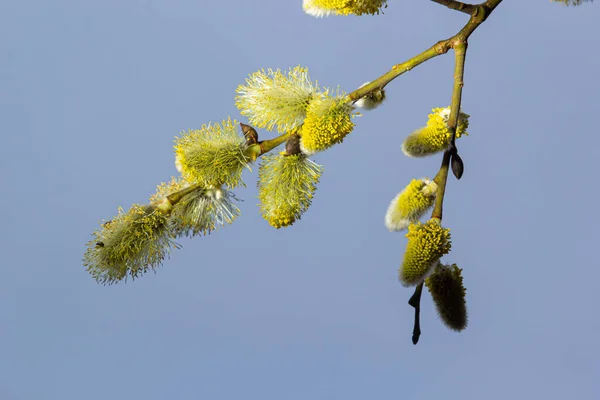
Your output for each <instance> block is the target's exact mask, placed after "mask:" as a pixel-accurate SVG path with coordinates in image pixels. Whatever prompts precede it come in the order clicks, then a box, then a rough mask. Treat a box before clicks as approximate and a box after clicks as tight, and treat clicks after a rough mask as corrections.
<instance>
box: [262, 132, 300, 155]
mask: <svg viewBox="0 0 600 400" xmlns="http://www.w3.org/2000/svg"><path fill="white" fill-rule="evenodd" d="M292 133H293V132H286V133H283V134H281V135H279V136H277V137H275V138H273V139H268V140H263V141H262V142H260V143H259V145H260V154H261V155H263V154H265V153H268V152H269V151H271V150H273V149H274V148H275V147H277V146H279V145H280V144H282V143H283V142H285V141H286V140H288V138H289V137H290V136H291V134H292Z"/></svg>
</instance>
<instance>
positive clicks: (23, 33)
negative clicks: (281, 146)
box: [0, 0, 600, 400]
mask: <svg viewBox="0 0 600 400" xmlns="http://www.w3.org/2000/svg"><path fill="white" fill-rule="evenodd" d="M301 3H302V2H301V1H300V0H295V1H281V0H253V1H247V0H231V1H227V2H217V1H214V2H209V1H198V0H171V1H166V0H127V1H124V0H103V1H81V0H80V1H76V0H55V1H40V0H37V1H36V0H30V1H28V0H20V1H8V0H0V132H1V134H2V136H1V137H2V142H1V145H0V179H1V182H2V186H3V188H4V189H3V191H2V192H3V195H2V196H1V197H0V207H1V209H2V210H3V212H5V215H4V217H3V219H2V223H1V224H0V238H1V241H0V247H1V250H2V261H1V266H2V268H1V275H0V399H2V400H38V399H60V400H65V399H77V400H80V399H85V400H96V399H98V400H106V399H145V400H154V399H261V400H267V399H274V400H275V399H276V400H283V399H285V400H287V399H294V400H295V399H298V400H307V399H311V400H319V399H344V400H350V399H398V398H402V399H415V400H420V399H432V398H445V399H461V400H467V399H487V400H493V399H506V398H516V399H520V398H534V399H538V398H539V399H568V398H577V399H580V400H584V399H598V398H600V388H599V386H600V383H598V377H599V376H600V361H599V356H600V342H599V341H598V339H597V335H598V330H599V328H600V322H599V319H598V311H597V308H598V305H599V301H600V296H599V294H598V289H597V283H598V281H599V280H600V272H599V270H598V267H599V264H600V263H599V262H598V257H597V254H596V253H595V252H596V250H597V249H598V247H597V246H598V241H599V239H600V235H599V234H598V228H597V226H596V223H597V221H596V220H597V216H596V214H597V207H598V206H597V204H598V197H599V196H600V191H599V190H598V185H597V182H598V149H599V148H600V136H599V132H598V122H597V120H596V118H597V117H598V113H599V108H600V79H599V78H598V72H599V71H600V55H599V54H598V51H597V49H598V47H599V45H600V24H598V21H600V5H599V4H586V5H583V6H581V7H576V8H575V7H568V8H567V7H563V6H561V5H559V4H552V3H550V2H549V1H546V0H530V1H505V2H504V3H502V4H501V5H500V6H499V7H498V8H497V9H496V11H495V12H494V13H493V15H492V16H491V17H490V19H489V20H488V21H487V22H486V23H485V24H484V25H482V26H481V27H480V28H479V29H478V30H477V31H476V32H475V34H474V35H473V36H472V37H471V40H470V46H469V52H468V54H467V64H466V75H465V87H464V92H463V109H464V111H466V112H467V113H469V114H471V116H472V117H471V127H470V129H469V132H470V135H469V136H468V137H467V138H464V139H460V141H459V148H460V154H461V156H462V158H463V160H464V161H465V174H464V177H463V179H462V180H461V181H460V182H459V181H456V180H455V179H453V178H451V179H450V181H449V186H448V190H447V197H446V200H445V212H444V225H445V226H447V227H450V228H451V229H452V235H453V237H452V239H453V248H452V252H451V253H450V254H449V255H448V256H446V257H445V258H444V260H446V261H447V262H450V263H452V262H456V263H458V264H459V265H460V266H461V267H462V268H463V269H464V271H463V275H464V279H465V284H466V285H467V288H468V292H467V302H468V307H469V316H470V323H469V326H468V328H467V329H466V330H465V331H464V332H462V333H455V332H452V331H449V330H447V329H446V328H445V327H444V326H443V325H442V324H441V323H440V321H439V320H438V318H437V315H436V312H435V309H434V307H433V304H432V302H431V299H430V296H429V294H428V293H427V292H424V295H423V303H422V311H421V324H422V330H423V335H422V336H421V340H420V343H419V344H418V345H417V346H413V344H412V343H411V332H412V322H413V309H412V308H411V307H409V306H408V305H407V300H408V298H409V297H410V296H411V294H412V289H407V288H403V287H402V286H401V285H400V283H399V282H398V279H397V268H398V266H399V264H400V260H401V257H402V254H403V251H404V247H405V243H406V239H405V237H404V235H403V234H402V233H390V232H388V231H387V230H386V228H385V227H384V224H383V217H384V214H385V211H386V208H387V206H388V203H389V201H390V200H391V199H392V198H393V197H394V196H395V195H396V194H397V192H398V191H400V190H401V189H402V188H403V187H404V186H405V185H406V184H407V183H408V181H409V180H410V179H412V178H415V177H422V176H429V177H431V176H433V175H435V173H436V171H437V168H438V166H439V162H440V159H441V157H440V156H438V157H432V158H427V159H418V160H413V159H408V158H406V157H405V156H404V155H403V154H402V153H401V151H400V145H401V143H402V140H403V138H404V137H405V136H406V135H407V134H409V133H410V132H411V131H412V130H414V129H416V128H418V127H420V126H422V125H424V123H425V122H426V118H427V114H428V113H429V112H430V110H431V108H433V107H439V106H445V105H447V104H449V102H450V94H451V90H452V73H453V71H452V68H453V56H452V53H449V54H448V55H446V56H443V57H438V58H435V59H433V60H431V61H429V62H427V63H426V64H423V65H421V66H419V67H418V68H416V69H414V70H413V71H410V72H409V73H407V74H405V75H403V76H402V77H400V78H398V79H397V80H395V81H394V82H392V83H391V84H390V85H389V86H388V88H387V94H388V100H387V101H386V102H385V103H384V105H382V106H381V107H380V108H379V109H377V110H375V111H372V112H367V113H364V116H362V117H360V118H358V119H356V121H355V122H356V123H357V126H356V128H355V131H354V132H353V133H352V134H351V136H349V137H348V138H347V139H346V141H345V142H344V144H343V145H342V146H337V147H335V148H333V149H331V150H330V151H327V152H325V153H322V154H319V155H318V156H316V157H315V161H317V162H318V163H320V164H323V165H324V166H325V172H324V175H323V179H322V182H321V184H320V186H319V190H318V191H317V193H316V196H315V199H314V202H313V205H312V206H311V209H310V210H309V212H308V213H307V214H306V215H305V216H304V217H303V218H302V220H301V221H299V222H298V223H297V224H296V225H295V226H293V227H292V228H288V229H281V230H275V229H273V228H271V227H270V226H269V225H268V224H267V223H266V222H265V221H264V220H262V219H261V217H260V215H259V212H258V208H257V207H256V203H257V202H258V200H257V199H256V188H255V179H256V169H254V172H253V173H246V175H245V181H246V183H247V185H248V187H247V188H246V189H242V190H237V191H236V194H237V196H238V197H240V198H242V199H243V200H244V202H243V203H241V205H240V208H241V209H242V212H243V215H242V217H240V218H239V219H238V220H237V221H236V222H235V223H234V224H233V225H231V226H227V227H225V228H223V229H221V230H219V231H217V232H215V233H213V234H212V235H210V236H208V237H204V238H195V239H182V240H180V243H181V244H182V245H183V249H182V250H179V251H176V252H174V253H173V254H172V255H171V257H170V259H169V260H166V261H165V263H164V265H163V266H162V267H161V268H159V269H158V270H157V272H156V274H153V273H149V274H147V275H145V276H143V277H142V278H141V279H139V280H136V281H134V282H131V281H129V282H127V283H125V284H117V285H113V286H109V287H103V286H101V285H98V284H97V283H96V282H95V281H94V280H93V279H92V278H91V277H90V276H89V275H88V273H87V272H86V271H85V268H84V267H83V266H82V261H81V259H82V255H83V252H84V250H85V244H86V242H87V241H88V240H90V239H91V232H92V231H93V230H95V229H96V228H97V226H98V222H99V221H101V220H102V219H109V218H111V217H112V216H113V215H115V214H116V212H117V208H118V206H119V205H120V206H123V207H124V208H127V207H129V206H130V205H131V204H132V203H136V202H145V201H147V197H148V196H149V195H150V194H152V193H153V192H154V189H155V186H156V184H158V183H159V182H161V181H165V180H168V179H169V178H170V177H171V176H172V175H176V174H177V171H176V170H175V167H174V157H173V151H172V146H173V138H174V137H175V136H176V135H177V134H178V133H179V132H181V131H183V130H186V129H188V128H199V127H200V126H201V125H202V124H204V123H208V122H210V121H220V120H221V119H223V118H227V116H232V117H233V118H237V119H238V120H240V119H241V118H240V115H239V113H238V111H237V109H236V108H235V106H234V95H235V88H236V87H237V85H239V84H241V83H243V82H244V79H245V78H246V76H247V75H248V74H249V73H252V72H254V71H256V70H258V69H260V68H273V69H275V68H282V69H287V68H289V67H292V66H295V65H298V64H301V65H306V66H308V67H309V69H310V73H311V76H312V78H313V79H317V80H318V81H319V83H320V84H323V85H326V86H337V85H340V86H341V87H342V88H343V89H344V90H346V91H352V90H354V89H355V88H357V87H358V86H359V85H360V84H362V83H363V82H364V81H367V80H372V79H374V78H376V77H378V76H379V75H381V74H382V73H384V72H386V71H387V70H389V68H390V67H391V66H392V65H393V64H395V63H398V62H402V61H404V60H406V59H408V58H410V57H412V56H413V55H415V54H417V53H418V52H420V51H422V50H424V49H425V48H427V47H429V46H430V45H432V44H433V43H435V42H436V41H438V40H441V39H445V38H447V37H450V36H451V35H453V34H454V33H455V32H457V31H458V29H460V27H461V26H462V25H463V24H464V23H465V22H466V21H467V16H466V15H463V14H461V13H457V12H453V11H451V10H448V9H446V8H444V7H442V6H440V5H437V4H434V3H432V2H430V1H425V0H410V1H399V0H391V1H390V2H389V7H388V8H387V9H386V10H385V15H381V16H378V17H370V16H365V17H361V18H356V17H347V18H342V17H330V18H328V19H322V20H318V19H314V18H312V17H309V16H307V15H305V14H304V13H303V12H302V8H301ZM241 120H242V121H245V120H244V119H241ZM260 134H261V135H262V136H261V137H262V138H263V139H265V138H269V137H271V135H272V134H271V133H269V132H265V131H260ZM593 182H596V184H594V183H593Z"/></svg>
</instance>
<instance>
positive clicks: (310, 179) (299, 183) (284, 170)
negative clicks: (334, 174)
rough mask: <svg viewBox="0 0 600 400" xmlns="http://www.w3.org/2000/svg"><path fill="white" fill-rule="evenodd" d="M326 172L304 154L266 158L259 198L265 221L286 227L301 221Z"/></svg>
mask: <svg viewBox="0 0 600 400" xmlns="http://www.w3.org/2000/svg"><path fill="white" fill-rule="evenodd" d="M322 172H323V168H322V167H321V166H320V165H317V164H315V163H314V162H313V161H311V160H310V159H308V158H307V157H306V156H305V155H303V154H296V155H291V156H286V155H284V154H275V155H270V156H266V157H264V158H263V162H262V164H261V166H260V168H259V171H258V198H259V200H260V210H261V213H262V216H263V218H264V219H265V220H266V221H267V222H268V223H269V224H270V225H271V226H273V227H275V228H282V227H285V226H289V225H291V224H293V223H294V222H295V221H296V220H298V219H300V217H301V216H302V214H303V213H304V212H306V210H307V209H308V207H309V206H310V204H311V202H312V198H313V195H314V192H315V191H316V189H317V183H318V182H319V178H320V177H321V174H322Z"/></svg>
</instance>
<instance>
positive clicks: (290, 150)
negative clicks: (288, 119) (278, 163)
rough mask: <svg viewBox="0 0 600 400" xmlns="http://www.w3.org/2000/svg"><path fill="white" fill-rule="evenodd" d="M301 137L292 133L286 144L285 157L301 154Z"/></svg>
mask: <svg viewBox="0 0 600 400" xmlns="http://www.w3.org/2000/svg"><path fill="white" fill-rule="evenodd" d="M301 152H302V150H300V135H298V134H297V133H292V134H291V135H290V137H289V138H288V140H287V142H286V143H285V155H286V156H293V155H294V154H300V153H301Z"/></svg>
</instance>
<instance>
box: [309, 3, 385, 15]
mask: <svg viewBox="0 0 600 400" xmlns="http://www.w3.org/2000/svg"><path fill="white" fill-rule="evenodd" d="M386 2H387V0H304V1H303V3H302V8H303V9H304V12H306V13H307V14H309V15H312V16H314V17H318V18H322V17H327V16H329V15H331V14H335V15H350V14H353V15H363V14H371V15H375V14H379V13H381V12H382V11H381V9H382V8H384V7H387V4H386Z"/></svg>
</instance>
